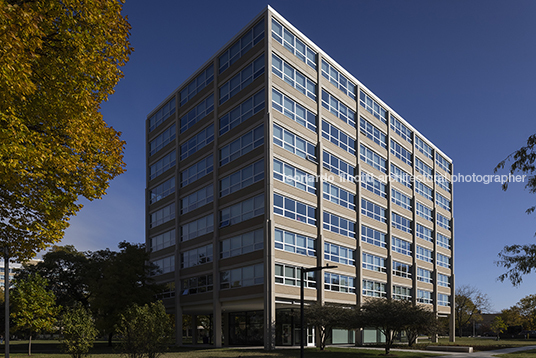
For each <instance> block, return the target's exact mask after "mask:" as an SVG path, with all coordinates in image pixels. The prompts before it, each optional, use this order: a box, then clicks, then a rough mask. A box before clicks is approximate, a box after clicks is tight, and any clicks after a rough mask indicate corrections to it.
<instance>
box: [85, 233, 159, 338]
mask: <svg viewBox="0 0 536 358" xmlns="http://www.w3.org/2000/svg"><path fill="white" fill-rule="evenodd" d="M119 248H120V250H121V251H120V252H113V251H110V250H109V249H106V250H100V251H96V252H93V253H91V254H90V256H89V267H88V271H87V272H88V289H89V292H90V293H91V295H90V297H89V301H90V305H91V309H92V311H93V314H94V316H95V319H96V323H97V328H99V329H100V330H102V331H104V332H106V333H107V334H108V341H109V344H110V345H111V344H112V342H111V341H112V337H113V334H114V330H115V325H116V324H117V322H118V320H119V317H120V315H121V313H123V311H124V310H125V309H126V308H127V307H129V306H130V305H132V304H138V305H143V304H145V303H149V302H152V301H154V300H155V295H156V294H157V293H158V292H160V291H161V289H162V286H161V285H157V284H155V283H153V280H152V276H153V275H154V274H155V273H156V269H157V268H156V267H155V266H154V265H153V264H150V263H149V253H148V252H147V251H146V250H145V245H143V244H130V243H128V242H125V241H123V242H121V243H120V244H119Z"/></svg>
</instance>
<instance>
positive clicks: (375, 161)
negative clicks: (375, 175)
mask: <svg viewBox="0 0 536 358" xmlns="http://www.w3.org/2000/svg"><path fill="white" fill-rule="evenodd" d="M359 159H361V160H362V161H364V162H365V163H367V164H368V165H370V166H371V167H373V168H375V169H378V170H379V171H381V172H382V173H387V161H386V160H385V159H384V158H383V157H381V156H380V155H378V154H377V153H376V152H374V151H373V150H371V149H369V148H367V147H365V146H364V145H363V144H361V146H360V147H359Z"/></svg>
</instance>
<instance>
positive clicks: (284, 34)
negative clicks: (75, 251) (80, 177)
mask: <svg viewBox="0 0 536 358" xmlns="http://www.w3.org/2000/svg"><path fill="white" fill-rule="evenodd" d="M146 125H147V204H146V212H147V225H146V227H147V229H146V237H147V247H148V248H149V249H150V250H151V261H152V262H154V263H155V264H157V265H158V266H159V267H160V269H161V270H160V271H161V273H160V274H159V275H158V276H156V279H157V281H158V282H161V283H165V284H166V285H167V290H166V292H164V294H163V295H162V299H163V301H164V303H165V304H166V306H167V307H168V309H169V311H170V312H172V313H173V314H174V315H175V317H176V327H177V343H178V344H182V343H185V342H183V339H182V337H183V332H185V331H186V327H183V319H182V317H183V316H190V317H191V320H190V322H191V323H190V327H197V326H198V325H199V322H198V320H197V317H200V316H203V317H204V319H205V320H208V322H209V326H210V327H211V328H209V329H208V330H205V331H203V332H206V333H204V334H206V335H207V337H205V340H204V342H205V343H207V342H210V343H213V344H214V345H216V346H220V345H221V344H222V342H223V344H225V345H239V344H240V345H242V344H250V345H253V344H258V345H262V344H264V345H265V347H266V348H271V347H273V346H274V345H294V344H299V339H300V338H299V334H298V333H297V332H298V330H299V328H300V326H299V322H297V321H298V320H296V319H294V318H293V317H294V315H292V314H291V313H292V312H293V311H295V310H297V309H299V297H300V290H299V286H300V280H299V277H300V276H299V274H300V270H299V269H300V267H305V268H311V267H316V266H325V265H335V266H337V267H336V268H334V269H329V270H324V271H321V272H317V273H309V274H308V275H307V278H306V280H305V283H304V284H305V287H306V288H305V299H306V302H307V303H308V304H311V303H314V302H321V303H331V304H339V305H342V306H345V307H358V306H359V305H360V304H361V303H362V302H363V301H364V300H365V299H367V298H368V297H392V298H395V299H407V300H411V301H413V302H414V303H415V304H423V305H426V306H429V307H430V308H431V309H433V310H434V312H436V313H437V314H438V316H445V317H449V318H450V324H451V325H452V324H453V322H454V319H453V317H454V315H453V309H454V269H453V264H454V257H453V252H454V240H453V239H454V238H453V224H454V220H453V211H452V208H453V201H452V198H453V195H452V194H453V192H452V183H451V175H452V162H451V160H450V159H449V158H448V157H447V156H446V155H445V154H444V153H443V152H441V151H440V150H439V149H438V148H437V147H436V146H434V145H433V144H432V143H431V142H430V141H429V140H428V139H426V138H425V137H424V136H422V135H421V134H420V133H419V132H418V131H417V130H416V129H415V128H413V127H412V126H411V125H410V124H409V123H408V122H407V121H405V120H404V119H403V118H402V117H401V116H400V115H398V114H397V113H395V112H394V111H393V110H392V109H391V108H390V107H389V106H388V105H387V104H385V103H384V102H383V101H381V100H380V99H379V98H378V97H377V96H376V95H375V94H373V93H372V92H371V91H369V90H368V89H367V88H366V87H365V86H364V85H363V84H361V83H360V82H359V81H358V80H357V79H356V78H355V77H353V76H352V75H351V74H350V73H348V72H347V71H346V70H345V69H344V68H342V67H341V66H339V65H338V64H337V62H335V61H334V60H333V59H332V58H330V57H329V56H328V55H327V54H326V53H324V52H323V51H322V50H321V49H320V48H318V47H317V46H316V45H315V44H314V43H313V42H311V41H310V40H309V39H308V38H307V37H305V36H304V35H303V34H302V33H301V32H300V31H298V30H297V29H296V28H294V27H293V26H292V25H291V24H290V23H289V22H288V21H286V20H285V19H284V18H283V17H282V16H280V15H279V14H278V13H277V12H276V11H275V10H274V9H272V8H271V7H267V8H266V9H265V10H263V11H262V12H261V13H260V14H259V15H258V16H257V17H255V19H254V20H252V21H251V22H250V23H249V24H248V25H247V26H246V27H245V28H244V29H243V30H242V31H241V32H240V33H239V34H237V35H236V36H235V37H234V38H233V39H232V40H230V41H229V42H228V43H227V44H226V45H225V46H224V47H223V48H222V49H221V50H220V51H218V52H217V53H216V54H215V55H214V56H213V57H212V58H211V59H210V60H208V61H207V62H206V63H205V64H204V65H203V66H201V67H200V68H199V70H198V71H196V72H195V73H194V74H192V76H190V78H189V79H188V80H186V81H185V82H184V83H183V84H182V85H181V86H180V87H179V88H178V89H177V90H176V91H174V92H173V93H172V94H171V95H170V96H168V98H166V99H165V100H164V101H163V102H162V103H161V104H160V105H159V106H158V107H157V108H155V110H154V111H153V112H151V113H150V114H149V115H148V116H147V122H146ZM220 327H221V329H219V328H220ZM196 331H197V329H194V330H193V333H192V335H193V339H194V342H196V341H198V338H199V337H196ZM307 331H308V338H307V339H308V342H307V343H308V344H313V343H314V340H315V338H314V337H315V334H314V331H313V329H312V328H308V329H307ZM451 332H452V328H451ZM356 335H357V336H354V333H353V332H348V331H343V330H334V332H333V335H332V336H333V338H332V343H352V342H356V343H367V342H375V341H376V339H377V335H376V332H375V331H372V330H363V331H361V332H358V333H357V334H356Z"/></svg>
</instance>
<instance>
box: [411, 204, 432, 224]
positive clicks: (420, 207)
mask: <svg viewBox="0 0 536 358" xmlns="http://www.w3.org/2000/svg"><path fill="white" fill-rule="evenodd" d="M415 207H416V212H417V215H419V216H420V217H421V218H423V219H426V220H429V221H433V220H434V217H433V215H432V209H430V208H429V207H427V206H426V205H424V204H421V203H419V202H418V201H417V202H416V205H415Z"/></svg>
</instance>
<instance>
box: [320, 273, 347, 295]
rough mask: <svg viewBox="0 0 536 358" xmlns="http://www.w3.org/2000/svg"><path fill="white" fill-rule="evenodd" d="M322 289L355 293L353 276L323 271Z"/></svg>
mask: <svg viewBox="0 0 536 358" xmlns="http://www.w3.org/2000/svg"><path fill="white" fill-rule="evenodd" d="M324 289H325V290H328V291H335V292H346V293H355V278H354V277H349V276H343V275H337V274H334V273H330V272H324Z"/></svg>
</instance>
